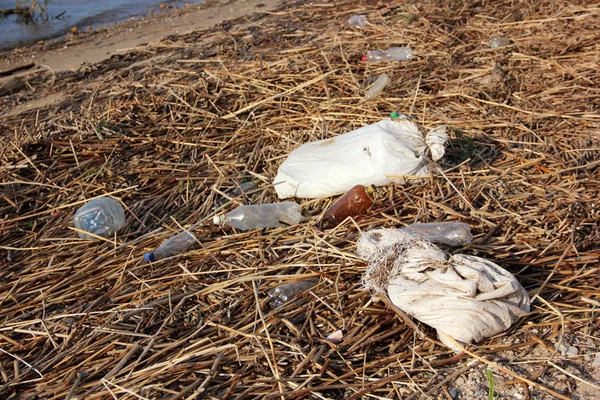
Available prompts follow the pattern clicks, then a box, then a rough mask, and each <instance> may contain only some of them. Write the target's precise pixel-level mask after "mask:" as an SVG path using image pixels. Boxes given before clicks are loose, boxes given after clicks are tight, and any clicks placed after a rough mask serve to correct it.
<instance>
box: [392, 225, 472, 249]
mask: <svg viewBox="0 0 600 400" xmlns="http://www.w3.org/2000/svg"><path fill="white" fill-rule="evenodd" d="M400 231H402V232H404V233H408V234H410V235H412V236H419V237H421V238H423V239H425V240H428V241H430V242H432V243H437V244H445V245H448V246H467V245H470V244H471V240H472V239H473V235H472V234H471V226H470V225H469V224H465V223H464V222H431V223H427V224H412V225H409V226H407V227H405V228H402V229H400Z"/></svg>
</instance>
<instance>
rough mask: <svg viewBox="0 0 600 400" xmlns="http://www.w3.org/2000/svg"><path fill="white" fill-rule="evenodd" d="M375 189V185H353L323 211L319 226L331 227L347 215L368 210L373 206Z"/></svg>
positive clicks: (351, 215) (353, 215)
mask: <svg viewBox="0 0 600 400" xmlns="http://www.w3.org/2000/svg"><path fill="white" fill-rule="evenodd" d="M375 189H377V188H376V187H375V185H370V186H368V187H364V186H363V185H356V186H354V187H353V188H352V189H350V190H349V191H348V193H346V194H345V195H343V196H342V197H340V199H339V200H338V201H336V202H335V203H334V204H333V205H332V206H331V207H329V209H328V210H327V211H325V214H324V215H323V219H322V221H321V227H322V228H323V229H327V228H333V227H336V226H338V225H339V224H340V223H341V222H342V221H343V220H345V219H346V218H348V217H356V216H357V215H361V214H364V213H366V212H367V211H369V209H370V208H371V207H372V206H373V193H374V192H375Z"/></svg>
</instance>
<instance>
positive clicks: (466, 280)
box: [357, 229, 529, 351]
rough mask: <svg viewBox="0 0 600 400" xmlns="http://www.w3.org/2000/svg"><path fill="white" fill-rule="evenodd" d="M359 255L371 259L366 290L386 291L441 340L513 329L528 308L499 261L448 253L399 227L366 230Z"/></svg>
mask: <svg viewBox="0 0 600 400" xmlns="http://www.w3.org/2000/svg"><path fill="white" fill-rule="evenodd" d="M357 250H358V254H359V255H360V256H361V257H362V258H364V259H365V260H367V261H368V263H369V267H368V268H367V271H366V272H365V276H364V284H365V286H366V288H367V289H369V290H371V291H373V292H375V293H377V292H387V294H388V296H389V298H390V300H391V301H392V302H393V303H394V305H395V306H397V307H398V308H399V309H401V310H402V311H404V312H406V313H407V314H409V315H412V316H414V317H415V318H416V319H418V320H419V321H421V322H423V323H425V324H427V325H429V326H431V327H433V328H435V329H436V330H437V332H438V335H439V337H440V340H441V341H442V343H444V344H445V345H446V346H448V347H449V348H451V349H453V350H455V351H460V348H458V347H457V346H456V345H455V344H454V343H453V341H452V340H451V339H449V338H448V337H451V338H453V339H454V340H455V341H457V342H460V343H465V344H470V343H474V342H478V341H480V340H482V339H484V338H486V337H490V336H493V335H496V334H498V333H500V332H504V331H505V330H507V329H509V328H510V327H511V326H512V324H513V323H514V322H516V321H517V320H518V318H520V317H521V316H523V315H524V314H525V313H527V312H529V297H528V295H527V291H525V289H524V288H523V287H522V286H521V285H520V284H519V282H518V281H517V280H516V278H515V277H514V276H513V275H512V274H511V273H510V272H508V271H506V270H504V269H503V268H501V267H500V266H498V265H496V264H494V263H492V262H490V261H488V260H485V259H483V258H480V257H475V256H469V255H463V254H455V255H453V256H450V257H448V256H447V255H446V254H445V253H444V252H443V251H442V250H440V249H439V248H438V247H437V246H435V245H434V244H432V243H430V242H428V241H425V240H423V239H422V238H420V237H414V236H411V235H408V234H406V233H404V232H402V231H399V230H392V229H376V230H372V231H368V232H366V233H364V234H363V235H362V236H361V238H360V239H359V241H358V244H357Z"/></svg>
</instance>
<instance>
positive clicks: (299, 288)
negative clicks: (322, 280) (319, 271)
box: [267, 278, 319, 309]
mask: <svg viewBox="0 0 600 400" xmlns="http://www.w3.org/2000/svg"><path fill="white" fill-rule="evenodd" d="M317 283H319V278H310V279H304V280H301V281H296V282H290V283H284V284H283V285H279V286H277V287H276V288H273V289H271V290H269V291H268V292H267V294H268V295H269V298H270V300H269V302H270V304H271V309H275V308H279V307H281V306H282V305H284V304H285V303H287V302H288V301H290V300H292V299H294V298H295V297H296V296H298V295H299V294H301V293H304V292H306V291H307V290H308V289H310V288H312V287H313V286H315V285H316V284H317Z"/></svg>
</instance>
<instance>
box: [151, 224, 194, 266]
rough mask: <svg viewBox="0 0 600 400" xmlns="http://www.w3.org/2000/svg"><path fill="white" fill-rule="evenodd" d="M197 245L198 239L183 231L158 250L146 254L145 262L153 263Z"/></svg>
mask: <svg viewBox="0 0 600 400" xmlns="http://www.w3.org/2000/svg"><path fill="white" fill-rule="evenodd" d="M194 243H196V237H195V236H194V235H192V234H191V233H188V232H186V231H183V232H181V233H178V234H177V235H174V236H171V237H170V238H168V239H167V240H165V241H164V242H163V243H162V244H161V245H160V246H158V248H157V249H156V250H154V251H153V252H149V253H146V254H144V261H146V262H153V261H158V260H162V259H163V258H167V257H171V256H174V255H176V254H179V253H183V252H184V251H186V250H187V249H189V248H190V247H191V246H192V245H193V244H194Z"/></svg>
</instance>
